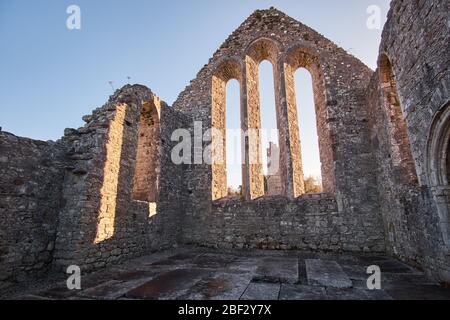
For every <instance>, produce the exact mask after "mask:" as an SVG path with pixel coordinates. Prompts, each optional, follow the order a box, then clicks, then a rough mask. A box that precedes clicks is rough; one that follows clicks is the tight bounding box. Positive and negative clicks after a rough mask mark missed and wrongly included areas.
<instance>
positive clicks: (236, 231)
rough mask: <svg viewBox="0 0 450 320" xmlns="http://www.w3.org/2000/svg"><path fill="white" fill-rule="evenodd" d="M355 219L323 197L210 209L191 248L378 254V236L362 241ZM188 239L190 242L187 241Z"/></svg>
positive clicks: (228, 202)
mask: <svg viewBox="0 0 450 320" xmlns="http://www.w3.org/2000/svg"><path fill="white" fill-rule="evenodd" d="M360 223H361V221H359V219H358V217H356V216H353V217H350V216H349V215H346V214H345V213H344V212H341V211H339V206H338V203H337V201H336V199H335V198H334V197H332V196H329V195H327V194H311V195H305V196H303V197H300V198H298V199H295V200H288V199H287V198H284V197H279V196H274V197H263V198H260V199H256V200H253V201H243V200H241V199H225V200H219V201H215V202H214V203H212V207H211V212H210V213H209V214H208V215H207V217H206V221H205V222H204V228H205V233H204V235H203V237H202V238H201V239H198V242H197V241H194V243H195V244H197V245H205V246H209V247H218V248H257V249H278V250H291V249H307V250H325V251H367V252H368V251H370V252H383V251H384V244H383V241H381V242H380V240H382V236H381V238H380V237H372V238H371V237H370V236H366V233H365V230H364V228H363V227H361V225H360ZM190 239H193V238H192V237H190Z"/></svg>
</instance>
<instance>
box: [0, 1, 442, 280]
mask: <svg viewBox="0 0 450 320" xmlns="http://www.w3.org/2000/svg"><path fill="white" fill-rule="evenodd" d="M449 9H450V8H449V2H448V1H446V0H429V1H421V0H417V1H400V0H395V1H392V8H391V11H390V12H389V15H388V21H387V24H386V26H385V29H384V31H383V36H382V43H381V47H380V67H379V70H377V71H376V72H373V71H372V70H370V69H369V68H368V67H366V66H365V65H364V64H363V63H361V62H360V61H359V60H357V59H356V58H355V57H353V56H351V55H349V54H348V53H347V52H345V51H344V50H343V49H342V48H339V47H338V46H337V45H335V44H334V43H332V42H331V41H330V40H327V39H325V38H324V37H323V36H322V35H320V34H319V33H317V32H315V31H314V30H312V29H310V28H308V27H307V26H305V25H303V24H301V23H300V22H298V21H296V20H294V19H292V18H290V17H288V16H287V15H285V14H283V13H281V12H280V11H278V10H276V9H273V8H271V9H269V10H258V11H256V12H255V13H253V14H252V15H251V16H250V17H249V18H248V19H247V20H246V21H245V22H244V23H243V24H242V25H241V26H240V27H239V28H238V29H237V30H236V31H235V32H233V33H232V34H231V35H230V37H229V38H228V39H227V40H226V41H225V42H224V43H223V45H222V46H221V47H220V48H219V50H218V51H217V52H216V53H215V54H214V56H213V57H212V58H211V59H210V61H209V63H208V64H207V65H205V66H204V67H203V68H202V69H201V70H200V72H199V73H198V75H197V77H196V79H194V80H193V81H191V83H190V84H189V86H188V87H187V88H186V89H185V90H184V91H183V92H182V93H181V94H180V95H179V97H178V99H177V101H176V102H175V103H174V106H173V107H169V106H167V105H166V104H165V103H164V102H162V101H160V100H159V98H157V97H156V96H155V95H154V94H153V93H152V92H151V91H150V90H149V89H148V88H146V87H144V86H140V85H133V86H131V85H127V86H125V87H123V88H122V89H120V90H118V91H117V92H116V93H115V94H114V95H113V96H111V97H110V99H109V101H108V102H107V103H106V104H105V105H104V106H103V107H101V108H98V109H96V110H94V111H93V113H92V114H91V115H88V116H85V117H83V120H84V121H85V122H86V125H85V126H84V127H82V128H78V129H66V130H65V134H64V137H63V138H62V139H61V140H59V141H58V142H41V141H34V140H31V139H26V138H18V137H15V136H13V135H11V134H8V133H4V132H0V165H1V166H0V215H1V217H2V218H3V221H4V227H3V228H1V230H0V281H1V284H0V288H2V287H6V286H8V285H11V284H13V283H14V282H17V281H23V280H24V279H27V278H30V277H31V278H33V277H37V276H40V275H44V274H46V273H47V272H48V270H49V269H50V268H52V267H53V268H54V270H56V271H62V270H65V269H66V268H67V267H68V266H69V265H78V266H80V267H81V268H82V271H83V272H88V271H92V270H96V269H100V268H103V267H105V266H107V265H109V264H113V263H117V262H120V261H123V260H125V259H128V258H131V257H135V256H140V255H143V254H147V253H149V252H152V251H154V250H161V249H164V248H167V247H170V246H174V245H177V244H194V245H200V246H208V247H224V248H262V249H282V250H287V249H309V250H325V251H327V250H332V251H356V252H384V251H387V252H389V253H390V254H392V255H395V256H397V257H399V258H400V259H402V260H405V261H407V262H408V263H412V264H415V265H417V266H421V267H423V268H424V269H426V270H427V271H428V273H429V274H430V275H432V276H434V277H437V278H440V279H443V280H447V281H449V279H450V276H449V275H450V258H449V257H450V256H449V252H450V250H449V244H450V233H449V230H450V224H449V221H450V218H449V217H450V214H449V212H450V186H449V177H450V174H449V172H450V168H449V163H450V161H449V160H448V159H450V156H448V153H449V150H450V147H449V146H448V145H449V143H448V141H449V140H450V111H449V108H450V104H449V96H450V95H449V91H450V86H449V84H450V72H449V68H448V66H449V61H450V52H449V50H448V44H449V43H450V39H449V38H450V32H448V31H449V30H448V28H449V25H448V12H449V11H450V10H449ZM263 60H268V61H270V62H271V63H272V66H273V70H274V83H275V88H274V90H275V100H276V114H277V124H278V128H279V141H278V146H279V148H280V157H279V158H280V163H279V167H280V172H279V173H280V174H279V178H278V180H279V181H280V187H279V188H278V189H279V192H277V193H280V195H277V196H269V195H266V194H265V191H264V179H263V171H262V163H261V162H260V156H261V155H262V152H263V150H261V143H260V140H259V138H260V133H259V131H258V130H259V129H261V121H260V114H259V113H260V99H259V88H258V65H259V63H260V62H261V61H263ZM298 68H306V69H307V70H308V71H309V72H310V73H311V75H312V79H313V87H314V99H315V106H316V115H317V128H318V133H319V147H320V158H321V163H322V178H323V189H324V193H321V194H312V195H305V188H304V181H303V172H302V158H301V150H300V139H301V137H302V132H301V131H300V132H299V129H298V116H299V115H297V108H296V99H295V95H296V93H295V83H294V72H295V71H296V70H297V69H298ZM230 79H237V80H238V81H239V83H240V93H241V97H240V100H241V110H240V113H241V128H242V129H243V130H244V131H247V130H249V129H252V130H256V131H255V132H256V133H255V134H253V135H252V134H248V135H246V136H245V137H244V139H243V150H244V159H245V164H244V165H243V167H242V171H243V175H242V176H243V181H242V186H243V196H242V198H228V197H227V183H226V164H225V163H215V164H213V165H210V164H208V162H201V161H199V159H200V160H207V159H204V157H203V156H204V151H205V150H208V148H210V147H211V145H210V144H211V142H213V148H210V149H209V150H211V152H210V154H208V153H206V156H207V157H206V158H208V156H211V155H212V156H213V158H214V157H215V156H217V155H218V154H220V152H221V150H220V148H219V147H224V146H225V143H226V140H217V136H215V135H214V134H213V135H212V136H211V135H202V134H204V133H206V132H207V130H208V129H210V128H211V127H213V128H215V129H218V131H219V132H221V133H222V134H223V133H224V130H225V128H226V125H225V124H226V119H225V114H226V112H225V111H226V99H225V97H226V91H225V90H226V83H227V81H228V80H230ZM196 121H197V122H198V121H200V122H201V126H202V129H201V131H200V135H195V133H198V132H197V131H198V130H199V129H198V126H195V125H194V122H196ZM176 129H187V133H188V134H189V135H190V137H187V138H190V139H191V142H193V143H194V146H193V147H192V148H190V149H189V152H187V153H186V154H184V160H186V161H185V162H184V163H182V164H179V163H175V162H174V161H173V159H172V158H171V156H172V152H173V150H174V149H173V148H174V146H176V145H177V144H178V143H179V141H172V140H176V139H173V138H174V136H173V133H174V131H175V130H176ZM175 138H176V137H175ZM199 139H200V140H203V141H199ZM369 141H370V143H368V142H369ZM224 149H225V148H224ZM222 151H224V150H222ZM222 157H223V158H225V154H224V153H223V154H222ZM255 159H256V161H252V160H255Z"/></svg>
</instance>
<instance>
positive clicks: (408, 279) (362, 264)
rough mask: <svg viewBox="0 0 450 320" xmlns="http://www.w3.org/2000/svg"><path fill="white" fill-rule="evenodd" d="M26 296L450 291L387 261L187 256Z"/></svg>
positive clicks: (150, 259) (415, 295)
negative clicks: (374, 281) (372, 273)
mask: <svg viewBox="0 0 450 320" xmlns="http://www.w3.org/2000/svg"><path fill="white" fill-rule="evenodd" d="M370 265H377V266H379V267H380V268H381V271H382V278H381V281H382V283H381V285H382V289H381V290H375V291H371V290H368V289H367V286H366V280H367V278H368V276H369V275H368V274H366V269H367V267H368V266H370ZM81 281H82V283H81V285H82V290H79V291H69V290H68V289H67V287H66V284H65V282H60V283H58V284H54V285H51V286H47V288H45V289H40V290H36V291H34V292H27V293H22V294H21V295H19V296H16V298H21V299H188V300H199V299H200V300H202V299H214V300H221V299H230V300H238V299H240V300H276V299H282V300H317V299H321V300H325V299H333V300H344V299H351V300H355V299H356V300H361V299H362V300H373V299H379V300H391V299H448V300H450V289H445V288H443V287H440V286H439V285H438V284H436V283H433V282H432V281H430V280H428V279H427V278H426V277H425V276H424V275H423V273H421V272H420V271H418V270H415V269H413V268H411V267H409V266H407V265H405V264H403V263H401V262H399V261H396V260H394V259H391V258H388V257H385V256H374V255H370V256H363V255H349V254H340V255H338V254H324V253H308V252H295V251H290V252H277V251H223V250H221V251H215V250H209V249H192V248H180V249H176V250H172V251H165V252H160V253H156V254H153V255H149V256H146V257H142V258H138V259H135V260H133V261H129V262H127V263H125V264H122V265H119V266H115V267H112V268H109V269H107V270H105V271H102V272H98V273H94V274H90V275H86V276H83V275H82V280H81Z"/></svg>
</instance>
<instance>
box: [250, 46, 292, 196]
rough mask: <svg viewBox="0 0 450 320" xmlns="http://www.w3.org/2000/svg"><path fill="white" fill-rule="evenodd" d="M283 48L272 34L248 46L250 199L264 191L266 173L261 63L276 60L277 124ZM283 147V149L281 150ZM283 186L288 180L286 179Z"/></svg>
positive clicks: (274, 69)
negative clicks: (263, 160)
mask: <svg viewBox="0 0 450 320" xmlns="http://www.w3.org/2000/svg"><path fill="white" fill-rule="evenodd" d="M279 52H280V46H279V44H278V43H277V42H276V41H274V40H272V39H269V38H259V39H257V40H255V41H253V42H252V43H251V44H250V45H249V46H248V48H247V50H246V55H245V68H246V86H247V114H248V118H247V119H246V120H247V121H246V128H247V130H248V131H247V136H248V140H249V143H248V145H247V144H246V154H247V155H248V156H247V157H248V159H247V158H246V161H247V160H248V163H249V172H248V181H249V187H250V190H249V191H250V199H255V198H258V197H261V196H263V195H264V175H263V165H262V152H263V150H262V141H261V131H260V130H261V100H260V92H259V65H260V63H261V62H262V61H264V60H268V61H269V62H270V63H271V64H272V68H273V79H274V85H275V87H274V95H275V109H276V114H277V127H278V128H280V127H281V124H280V122H279V119H280V115H281V110H280V103H279V101H280V99H279V87H280V83H279V81H280V80H279V79H280V69H279V65H278V57H279ZM282 153H283V150H282V151H281V154H282ZM281 185H282V186H283V185H284V183H283V182H282V183H281Z"/></svg>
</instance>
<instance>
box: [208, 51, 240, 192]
mask: <svg viewBox="0 0 450 320" xmlns="http://www.w3.org/2000/svg"><path fill="white" fill-rule="evenodd" d="M230 80H237V83H238V85H239V90H238V91H239V101H240V107H237V108H236V107H234V108H229V107H228V105H227V84H228V83H229V82H230ZM233 84H235V83H233V82H230V85H233ZM233 96H234V97H233ZM229 99H232V100H236V93H234V94H233V95H231V96H230V97H229ZM211 104H212V109H211V127H212V137H211V140H212V143H211V144H212V148H211V170H212V172H211V175H212V184H211V194H212V199H213V200H218V199H222V198H225V197H227V196H228V194H229V192H228V186H229V183H228V181H227V180H228V179H227V171H229V170H227V169H228V167H227V146H228V144H227V113H229V114H230V115H229V117H231V119H239V120H237V121H233V124H232V125H231V126H232V127H233V129H238V128H242V112H243V99H242V67H241V65H240V64H239V62H238V61H237V60H233V59H230V60H228V61H225V62H223V63H222V64H221V65H220V66H219V67H218V69H217V70H216V72H215V74H214V75H213V77H212V83H211ZM228 111H229V112H228ZM231 113H232V115H231ZM236 122H238V123H237V124H236ZM239 122H240V123H241V124H240V126H239ZM236 125H238V128H234V127H235V126H236ZM236 140H237V141H239V138H237V139H236ZM231 145H232V144H230V146H231ZM236 148H238V146H236ZM236 148H235V149H236ZM241 150H242V149H241ZM234 158H238V157H234ZM239 167H241V172H242V175H243V173H244V172H245V166H244V165H239V164H236V165H234V166H233V168H231V167H230V168H229V169H230V170H234V171H236V170H239ZM230 173H231V172H230ZM234 176H236V177H239V175H238V174H234ZM241 180H242V187H241V190H242V191H245V190H246V185H245V179H241ZM238 181H239V178H237V179H236V181H230V183H231V184H237V183H238Z"/></svg>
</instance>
